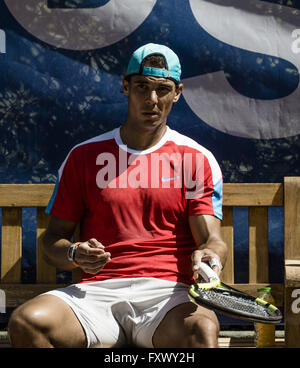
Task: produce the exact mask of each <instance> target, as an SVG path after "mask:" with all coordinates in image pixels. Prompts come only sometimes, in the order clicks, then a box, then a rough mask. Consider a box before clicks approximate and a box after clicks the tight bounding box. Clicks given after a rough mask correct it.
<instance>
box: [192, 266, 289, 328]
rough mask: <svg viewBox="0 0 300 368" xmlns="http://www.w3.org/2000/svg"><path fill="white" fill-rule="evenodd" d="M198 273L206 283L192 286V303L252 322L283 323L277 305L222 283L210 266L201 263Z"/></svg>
mask: <svg viewBox="0 0 300 368" xmlns="http://www.w3.org/2000/svg"><path fill="white" fill-rule="evenodd" d="M198 272H199V274H200V276H202V278H203V279H204V280H205V281H206V282H199V283H196V284H193V285H191V286H190V288H189V293H188V295H189V298H190V299H191V301H192V302H194V303H196V304H199V305H202V306H204V307H206V308H209V309H213V310H215V311H217V312H220V313H223V314H226V315H228V316H231V317H234V318H239V319H243V320H247V321H251V322H262V323H273V324H275V323H279V322H280V321H281V319H282V315H281V312H280V310H279V309H278V308H277V307H275V305H273V304H270V303H267V302H266V301H264V300H262V299H259V298H254V297H252V296H250V295H248V294H245V293H244V292H242V291H239V290H236V289H234V288H232V287H230V286H228V285H226V284H224V283H222V282H221V281H220V279H219V277H218V275H217V274H216V273H215V272H214V271H213V270H212V269H211V268H210V267H209V266H208V264H206V263H204V262H201V265H200V269H199V271H198Z"/></svg>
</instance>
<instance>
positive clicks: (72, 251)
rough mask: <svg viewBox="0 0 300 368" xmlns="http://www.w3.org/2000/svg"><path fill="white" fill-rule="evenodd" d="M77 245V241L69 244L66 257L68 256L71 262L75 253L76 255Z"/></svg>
mask: <svg viewBox="0 0 300 368" xmlns="http://www.w3.org/2000/svg"><path fill="white" fill-rule="evenodd" d="M78 245H79V244H78V243H75V244H72V245H70V247H69V249H68V253H67V257H68V260H69V261H71V262H74V261H75V255H76V250H77V247H78Z"/></svg>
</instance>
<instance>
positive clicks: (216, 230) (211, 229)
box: [189, 215, 227, 274]
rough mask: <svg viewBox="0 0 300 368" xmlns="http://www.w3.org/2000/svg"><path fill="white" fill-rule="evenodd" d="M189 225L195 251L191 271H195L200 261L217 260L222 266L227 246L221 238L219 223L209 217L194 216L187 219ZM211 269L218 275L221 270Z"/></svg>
mask: <svg viewBox="0 0 300 368" xmlns="http://www.w3.org/2000/svg"><path fill="white" fill-rule="evenodd" d="M189 224H190V229H191V232H192V235H193V237H194V240H195V243H196V246H197V250H195V251H194V252H193V255H192V262H193V269H194V271H197V269H198V266H199V264H200V262H201V261H204V262H209V261H210V260H212V259H213V258H217V259H218V260H219V261H220V263H221V265H222V266H224V265H225V262H226V257H227V245H226V244H225V242H224V241H223V240H222V237H221V221H220V220H219V219H217V218H216V217H214V216H210V215H196V216H190V217H189ZM213 269H214V270H215V271H216V272H217V273H218V274H220V272H221V269H220V268H219V267H217V266H214V267H213Z"/></svg>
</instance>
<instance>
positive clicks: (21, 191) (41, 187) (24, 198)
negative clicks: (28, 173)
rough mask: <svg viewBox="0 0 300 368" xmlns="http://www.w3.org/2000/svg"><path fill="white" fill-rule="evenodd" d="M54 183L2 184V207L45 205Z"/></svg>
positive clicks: (0, 190)
mask: <svg viewBox="0 0 300 368" xmlns="http://www.w3.org/2000/svg"><path fill="white" fill-rule="evenodd" d="M53 189H54V184H0V207H45V206H47V204H48V202H49V199H50V198H51V195H52V192H53Z"/></svg>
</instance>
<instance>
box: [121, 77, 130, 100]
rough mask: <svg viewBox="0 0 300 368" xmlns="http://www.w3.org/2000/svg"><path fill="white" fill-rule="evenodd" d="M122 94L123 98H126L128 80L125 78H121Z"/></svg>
mask: <svg viewBox="0 0 300 368" xmlns="http://www.w3.org/2000/svg"><path fill="white" fill-rule="evenodd" d="M122 88H123V90H122V92H123V93H124V95H125V96H128V91H129V82H128V80H126V79H125V77H123V78H122Z"/></svg>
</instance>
